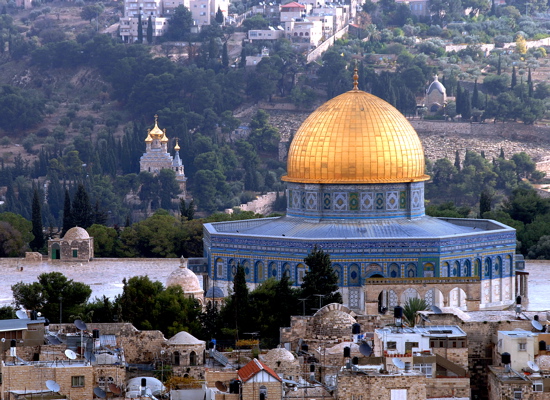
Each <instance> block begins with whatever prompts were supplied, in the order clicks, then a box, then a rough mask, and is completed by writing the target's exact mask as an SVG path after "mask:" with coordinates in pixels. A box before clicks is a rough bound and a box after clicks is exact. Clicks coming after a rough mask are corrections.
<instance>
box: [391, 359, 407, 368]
mask: <svg viewBox="0 0 550 400" xmlns="http://www.w3.org/2000/svg"><path fill="white" fill-rule="evenodd" d="M391 362H392V363H393V365H395V366H396V367H397V368H399V369H404V368H405V363H404V362H403V360H401V359H400V358H397V357H396V358H392V359H391Z"/></svg>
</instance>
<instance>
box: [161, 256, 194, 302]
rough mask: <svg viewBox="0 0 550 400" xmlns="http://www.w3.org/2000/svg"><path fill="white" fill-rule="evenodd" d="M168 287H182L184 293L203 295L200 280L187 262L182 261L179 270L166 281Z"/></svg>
mask: <svg viewBox="0 0 550 400" xmlns="http://www.w3.org/2000/svg"><path fill="white" fill-rule="evenodd" d="M166 286H181V288H182V289H183V292H184V293H188V294H198V293H202V292H203V290H202V289H201V285H200V283H199V278H198V277H197V275H195V273H194V272H193V271H191V270H190V269H189V268H187V260H184V259H182V262H181V265H180V267H179V268H178V269H176V270H175V271H173V272H172V273H171V274H170V275H169V276H168V278H167V279H166Z"/></svg>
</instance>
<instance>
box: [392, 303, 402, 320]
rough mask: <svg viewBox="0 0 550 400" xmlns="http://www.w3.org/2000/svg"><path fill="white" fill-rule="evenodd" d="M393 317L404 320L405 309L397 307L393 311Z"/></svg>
mask: <svg viewBox="0 0 550 400" xmlns="http://www.w3.org/2000/svg"><path fill="white" fill-rule="evenodd" d="M393 317H394V318H403V307H400V306H396V307H395V308H394V309H393Z"/></svg>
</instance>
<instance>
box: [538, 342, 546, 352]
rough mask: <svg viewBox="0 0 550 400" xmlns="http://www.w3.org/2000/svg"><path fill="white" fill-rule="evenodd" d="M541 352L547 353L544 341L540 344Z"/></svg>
mask: <svg viewBox="0 0 550 400" xmlns="http://www.w3.org/2000/svg"><path fill="white" fill-rule="evenodd" d="M539 351H546V342H545V341H544V340H541V341H540V342H539Z"/></svg>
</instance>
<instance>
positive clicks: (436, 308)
mask: <svg viewBox="0 0 550 400" xmlns="http://www.w3.org/2000/svg"><path fill="white" fill-rule="evenodd" d="M432 311H433V312H434V314H443V311H441V308H439V307H438V306H432Z"/></svg>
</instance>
